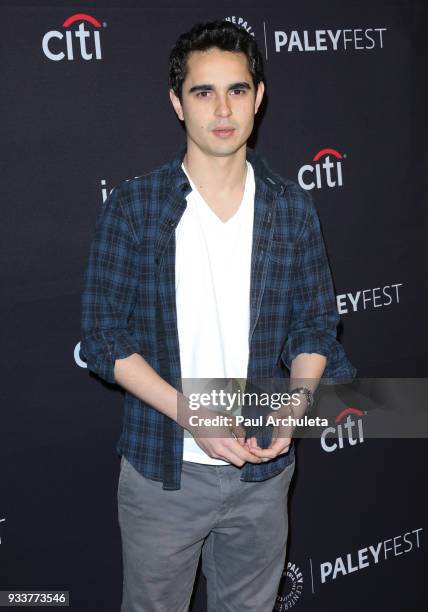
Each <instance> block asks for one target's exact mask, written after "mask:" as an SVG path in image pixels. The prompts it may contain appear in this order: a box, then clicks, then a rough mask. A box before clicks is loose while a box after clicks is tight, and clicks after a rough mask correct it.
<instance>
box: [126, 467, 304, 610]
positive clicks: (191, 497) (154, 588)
mask: <svg viewBox="0 0 428 612" xmlns="http://www.w3.org/2000/svg"><path fill="white" fill-rule="evenodd" d="M295 463H296V462H295V461H294V462H293V463H292V464H290V465H289V466H287V467H286V468H285V469H284V470H283V471H282V472H281V473H280V474H277V475H276V476H273V477H272V478H269V479H267V480H263V481H261V482H243V481H241V480H240V479H239V475H240V469H239V468H238V467H236V466H234V465H207V464H203V463H193V462H190V461H183V471H182V476H181V489H179V490H176V491H168V490H164V489H162V483H161V482H158V481H155V480H151V479H149V478H146V477H144V476H142V475H141V474H140V473H139V472H138V471H137V470H136V469H135V468H134V467H133V465H132V464H131V463H130V462H129V461H128V460H127V459H126V458H125V457H124V456H122V459H121V469H120V476H119V482H118V491H117V495H118V519H119V526H120V531H121V538H122V555H123V597H122V606H121V612H172V611H173V612H187V610H188V608H189V601H190V597H191V594H192V590H193V586H194V581H195V575H196V570H197V566H198V562H199V557H200V553H201V551H202V571H203V573H204V575H205V577H206V579H207V593H208V612H238V611H239V612H271V611H272V610H273V606H274V604H275V600H276V595H277V591H278V587H279V582H280V579H281V574H282V571H283V568H284V564H285V555H286V544H287V538H288V512H287V498H288V489H289V485H290V482H291V479H292V477H293V474H294V469H295Z"/></svg>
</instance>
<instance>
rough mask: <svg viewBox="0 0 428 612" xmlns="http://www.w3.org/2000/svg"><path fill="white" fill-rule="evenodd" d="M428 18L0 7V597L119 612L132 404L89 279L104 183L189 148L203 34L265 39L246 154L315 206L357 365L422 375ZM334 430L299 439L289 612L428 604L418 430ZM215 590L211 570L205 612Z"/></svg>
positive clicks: (293, 9)
mask: <svg viewBox="0 0 428 612" xmlns="http://www.w3.org/2000/svg"><path fill="white" fill-rule="evenodd" d="M427 17H428V15H427V10H426V8H425V6H424V3H423V2H422V1H421V2H416V1H413V2H412V1H410V0H408V1H401V2H398V1H392V0H388V1H387V0H384V1H382V0H374V1H371V2H363V1H347V2H333V1H329V0H325V1H324V2H322V3H320V2H318V1H316V0H312V1H306V2H297V1H296V0H290V1H287V2H285V1H283V2H277V3H276V5H275V4H273V3H272V4H269V3H266V2H259V3H254V4H251V5H250V4H249V3H248V2H237V1H236V2H228V3H222V2H215V3H208V2H205V3H203V2H202V3H201V2H193V3H192V2H187V3H184V5H181V4H179V5H178V6H173V5H172V3H171V4H170V3H165V5H164V6H162V3H161V2H158V1H155V0H146V1H144V2H141V1H140V2H126V1H125V2H121V3H120V6H119V3H114V2H108V1H106V2H102V3H101V2H98V3H97V2H95V3H94V2H93V3H90V4H84V5H80V4H72V3H60V2H56V3H55V2H38V3H35V2H33V3H32V2H26V3H25V2H24V3H20V2H15V3H14V5H13V6H9V5H7V4H4V3H2V20H1V25H0V27H1V36H0V41H1V85H2V87H1V89H2V96H1V105H2V106H1V147H2V154H3V155H2V173H1V182H0V185H1V190H2V199H1V204H2V206H1V211H2V215H4V216H3V217H2V223H1V228H2V230H3V238H2V242H1V245H2V250H3V255H4V259H3V265H2V277H3V278H2V285H3V299H2V303H1V310H2V315H1V321H2V325H3V333H2V337H3V350H2V353H1V354H2V364H1V372H2V375H3V384H2V386H1V392H2V404H1V429H0V432H1V437H0V469H1V472H0V590H8V589H20V590H22V589H27V590H28V589H30V590H32V589H33V590H34V589H37V590H52V589H57V590H58V589H65V590H68V591H69V592H70V605H71V607H72V608H73V609H75V610H79V612H86V611H88V612H89V611H93V610H103V611H105V612H110V611H112V612H113V611H117V610H119V607H120V597H121V587H122V565H121V563H122V560H121V545H120V532H119V527H118V522H117V507H116V492H117V478H118V472H119V458H118V456H117V455H116V451H115V445H116V442H117V440H118V438H119V434H120V429H121V419H122V399H123V398H122V393H121V391H120V389H118V388H117V387H114V386H109V385H106V384H103V382H102V381H100V380H99V379H98V378H97V377H95V376H93V375H89V373H88V370H87V369H86V364H85V362H84V361H82V358H81V356H80V352H79V349H80V339H79V326H80V293H81V288H82V274H83V270H84V267H85V265H86V260H87V256H88V249H89V243H90V241H91V239H92V237H93V233H94V228H95V217H96V214H97V211H98V209H99V207H100V205H101V203H102V202H103V200H105V198H106V196H107V194H108V192H109V191H110V190H111V189H112V188H113V186H115V185H116V184H118V183H119V182H120V181H122V180H123V179H125V178H132V177H134V176H139V175H141V174H144V173H145V172H148V171H150V170H152V169H153V168H155V167H156V166H158V165H160V164H162V163H164V162H165V161H167V160H168V159H170V158H171V157H172V156H173V155H175V153H176V151H177V150H178V147H179V145H180V144H181V143H182V142H183V141H184V138H185V134H184V131H183V129H182V126H181V125H180V122H179V121H178V119H177V117H176V115H175V113H174V111H173V108H172V106H171V103H170V100H169V97H168V55H169V51H170V48H171V47H172V45H173V44H174V42H175V40H176V38H177V37H178V36H179V35H180V33H182V32H183V31H187V30H188V29H189V28H190V27H191V26H192V25H193V24H194V23H196V22H199V21H208V20H211V19H218V18H228V19H230V20H232V21H233V22H235V23H237V24H239V25H241V27H244V28H245V29H246V30H248V31H249V32H251V34H252V35H254V36H255V37H256V39H257V42H258V44H259V46H260V49H261V51H262V53H263V56H264V60H265V70H266V79H267V92H266V100H265V102H264V106H263V111H262V113H261V119H260V121H259V123H258V125H257V129H256V130H255V132H254V134H253V137H252V138H251V141H250V143H249V144H250V145H251V146H253V147H255V148H256V149H257V150H258V151H259V152H260V153H262V154H263V155H264V156H265V157H266V159H267V160H268V161H269V162H270V164H271V166H272V168H273V169H274V170H275V171H277V172H279V173H280V174H282V175H283V176H284V177H287V178H291V179H293V180H295V181H298V182H299V183H300V185H301V186H302V187H303V188H304V189H308V190H310V191H311V193H312V195H313V197H314V200H315V203H316V206H317V208H318V211H319V215H320V219H321V224H322V228H323V232H324V238H325V242H326V246H327V251H328V255H329V259H330V263H331V268H332V272H333V277H334V283H335V291H336V295H337V306H338V310H339V312H340V314H341V321H342V322H341V328H340V339H341V341H342V343H343V345H344V347H345V349H346V351H347V354H348V356H349V358H350V359H351V361H352V363H353V364H354V365H355V366H356V367H357V369H358V375H359V376H360V377H362V376H367V377H375V376H376V377H377V376H391V377H395V376H397V377H398V376H400V377H418V376H419V377H423V376H425V372H426V367H427V364H428V355H427V340H428V338H427V327H426V324H425V323H426V322H425V319H426V299H427V281H426V275H425V276H424V274H425V273H424V268H425V265H426V258H425V248H424V246H425V245H424V238H425V234H426V227H427V225H426V215H427V213H426V193H427V187H428V172H427V169H428V168H427V152H426V130H425V129H424V128H425V127H426V121H425V117H426V108H427V102H428V100H427V83H426V69H427V64H426V51H425V49H426V32H425V27H426V23H427ZM337 440H338V441H339V442H340V443H337V444H331V445H330V446H329V447H326V446H325V445H322V444H321V442H320V440H308V439H305V440H300V441H299V443H298V449H297V468H296V472H295V478H294V481H293V485H292V489H291V491H290V537H289V547H288V548H289V550H288V555H287V565H286V567H285V568H284V574H283V581H282V583H281V588H280V591H279V594H278V600H277V606H276V609H277V610H279V611H281V612H284V611H286V610H290V609H295V610H296V612H297V611H299V612H306V611H311V610H315V609H316V610H320V611H327V610H328V611H331V610H342V609H343V608H344V607H345V606H346V609H347V610H349V611H354V610H355V611H356V610H358V611H361V610H362V609H364V610H378V609H379V607H380V606H381V605H382V607H385V609H388V610H389V611H390V612H392V611H395V610H399V609H402V608H405V609H411V610H412V611H413V612H417V611H419V610H421V611H422V610H425V609H426V606H427V604H428V595H427V592H426V581H425V576H426V569H427V566H426V540H425V528H426V527H427V515H428V512H427V511H428V498H427V493H426V490H425V485H423V483H424V482H426V474H425V464H426V461H425V457H426V454H425V453H426V451H427V443H426V440H424V439H423V438H422V436H421V438H420V439H414V440H399V439H386V440H377V439H372V438H370V439H364V437H362V438H359V439H358V443H357V444H352V443H351V441H350V439H349V437H347V436H345V434H344V433H343V432H342V433H341V432H338V437H337ZM204 589H205V584H204V578H203V576H202V574H200V572H199V573H198V580H197V583H196V585H195V596H194V605H193V609H194V610H196V611H197V612H203V611H204V610H205V609H206V608H205V590H204ZM400 606H401V607H400ZM255 612H269V611H255Z"/></svg>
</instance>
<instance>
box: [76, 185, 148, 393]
mask: <svg viewBox="0 0 428 612" xmlns="http://www.w3.org/2000/svg"><path fill="white" fill-rule="evenodd" d="M119 194H120V187H115V188H114V189H113V190H112V191H111V192H110V194H109V196H108V197H107V199H106V200H105V202H104V204H103V205H102V207H101V209H100V211H99V212H98V215H97V219H96V224H95V235H94V238H93V240H92V242H91V245H90V248H89V257H88V261H87V265H86V269H85V271H84V275H83V291H82V295H81V355H82V357H83V358H84V359H86V362H87V367H88V369H89V370H91V371H92V372H94V373H95V374H97V375H98V376H100V377H101V378H102V379H104V380H105V381H107V382H110V383H115V382H116V380H115V377H114V365H115V361H116V359H122V358H125V357H128V356H129V355H132V354H133V353H139V351H140V347H139V343H138V341H137V338H136V337H135V335H133V333H132V328H131V327H130V325H129V317H130V315H131V314H132V311H133V309H134V307H135V303H136V299H137V284H138V271H139V259H140V258H139V244H138V241H137V239H136V237H135V235H134V232H133V228H132V227H131V225H130V223H129V222H128V220H127V219H126V218H125V216H124V214H123V209H122V205H121V201H120V197H119Z"/></svg>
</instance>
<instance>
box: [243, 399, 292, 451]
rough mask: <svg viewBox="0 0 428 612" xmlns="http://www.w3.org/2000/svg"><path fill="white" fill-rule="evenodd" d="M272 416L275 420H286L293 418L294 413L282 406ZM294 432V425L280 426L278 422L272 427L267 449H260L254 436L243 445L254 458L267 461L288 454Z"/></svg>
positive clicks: (289, 407) (287, 407)
mask: <svg viewBox="0 0 428 612" xmlns="http://www.w3.org/2000/svg"><path fill="white" fill-rule="evenodd" d="M272 416H273V417H274V418H277V419H287V417H293V418H294V413H293V410H292V408H291V406H283V407H282V408H280V409H279V410H275V411H274V413H273V415H272ZM294 430H295V426H294V425H290V426H287V425H282V424H281V421H280V422H279V424H278V425H274V426H273V431H272V441H271V443H270V444H269V446H268V447H267V448H260V446H259V445H258V444H257V439H256V437H255V436H252V437H251V438H248V440H247V441H246V443H245V445H246V446H247V448H248V449H249V450H250V451H251V452H252V453H253V454H254V455H255V456H256V457H259V458H260V459H261V460H262V461H269V459H274V458H275V457H277V456H278V455H284V454H285V453H287V452H288V450H289V448H290V444H291V438H292V435H293V431H294Z"/></svg>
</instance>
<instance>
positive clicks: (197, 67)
mask: <svg viewBox="0 0 428 612" xmlns="http://www.w3.org/2000/svg"><path fill="white" fill-rule="evenodd" d="M263 93H264V83H263V82H261V83H259V85H258V88H257V91H256V90H255V87H254V84H253V80H252V77H251V73H250V71H249V70H248V62H247V58H246V55H245V54H244V53H240V52H239V53H236V52H231V51H221V50H220V49H218V48H216V47H214V48H211V49H209V50H208V51H192V52H191V53H190V54H189V56H188V59H187V76H186V79H185V81H184V82H183V89H182V104H181V103H180V100H179V99H178V97H177V96H175V95H174V92H173V91H172V89H170V98H171V102H172V104H173V106H174V109H175V112H176V113H177V115H178V117H179V118H180V119H181V120H182V121H183V120H184V123H185V126H186V132H187V137H188V139H190V140H191V141H192V142H193V143H194V144H195V145H196V146H197V147H198V148H200V149H201V150H202V151H203V152H205V153H206V154H208V155H216V156H227V155H231V154H232V153H235V151H237V150H238V149H239V148H240V147H242V146H243V145H244V144H245V143H246V141H247V140H248V138H249V136H250V135H251V132H252V130H253V126H254V115H255V113H256V112H257V110H258V108H259V106H260V103H261V101H262V98H263ZM220 128H231V129H232V130H231V131H230V132H229V133H227V132H221V131H219V130H220Z"/></svg>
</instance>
